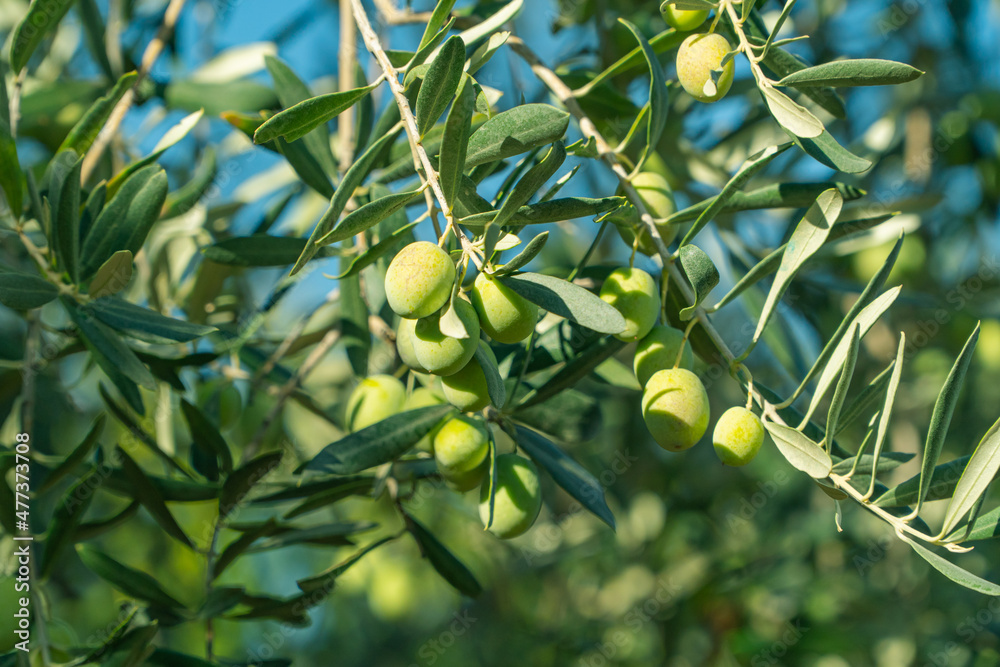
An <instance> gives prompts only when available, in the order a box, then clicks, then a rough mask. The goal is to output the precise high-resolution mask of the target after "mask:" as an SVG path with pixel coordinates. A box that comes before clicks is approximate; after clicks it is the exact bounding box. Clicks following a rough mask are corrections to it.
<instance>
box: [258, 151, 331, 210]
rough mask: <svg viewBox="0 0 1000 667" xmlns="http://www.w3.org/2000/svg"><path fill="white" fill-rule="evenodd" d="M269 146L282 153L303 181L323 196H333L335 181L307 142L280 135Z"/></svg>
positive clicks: (327, 197)
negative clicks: (288, 138)
mask: <svg viewBox="0 0 1000 667" xmlns="http://www.w3.org/2000/svg"><path fill="white" fill-rule="evenodd" d="M266 145H268V146H273V147H274V149H275V150H276V151H277V152H278V153H279V154H281V155H282V156H283V157H284V158H285V159H286V160H288V164H289V165H290V166H291V167H292V169H293V170H295V173H296V174H298V175H299V178H301V179H302V182H303V183H305V184H306V185H308V186H309V187H310V188H312V189H313V190H315V191H316V192H317V193H319V194H320V195H321V196H322V197H325V198H326V199H329V198H330V197H332V196H333V193H334V188H333V182H332V181H331V180H330V177H329V175H328V174H327V171H326V170H325V169H324V167H323V165H322V164H320V161H319V160H318V159H317V158H316V156H315V155H313V154H312V151H311V150H310V149H309V147H308V146H307V145H306V144H305V142H301V143H300V142H297V141H296V142H292V143H289V142H288V141H286V140H284V139H282V138H281V137H278V138H277V139H275V140H274V141H272V142H271V143H270V144H266Z"/></svg>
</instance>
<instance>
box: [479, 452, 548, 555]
mask: <svg viewBox="0 0 1000 667" xmlns="http://www.w3.org/2000/svg"><path fill="white" fill-rule="evenodd" d="M488 482H489V480H487V481H486V482H484V483H483V487H482V491H481V492H480V495H479V518H480V519H481V520H482V522H483V525H484V526H485V525H486V524H487V523H489V519H490V485H489V483H488ZM493 482H494V485H495V486H496V491H495V493H494V495H493V524H492V525H491V526H490V528H489V531H490V532H491V533H493V534H494V535H496V536H497V537H499V538H502V539H510V538H512V537H517V536H518V535H522V534H524V532H525V531H527V530H528V529H529V528H531V525H532V524H533V523H535V519H536V518H538V512H539V510H541V509H542V490H541V484H540V483H539V480H538V469H537V468H536V467H535V464H534V463H532V462H531V461H529V460H528V459H526V458H524V457H522V456H518V455H517V454H501V455H500V456H498V457H497V459H496V477H495V478H494V479H493Z"/></svg>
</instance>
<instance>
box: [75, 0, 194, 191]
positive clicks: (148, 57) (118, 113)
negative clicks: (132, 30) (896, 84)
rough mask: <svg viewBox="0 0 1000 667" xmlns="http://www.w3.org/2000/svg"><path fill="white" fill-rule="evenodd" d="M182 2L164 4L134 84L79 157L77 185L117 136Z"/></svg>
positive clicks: (179, 11)
mask: <svg viewBox="0 0 1000 667" xmlns="http://www.w3.org/2000/svg"><path fill="white" fill-rule="evenodd" d="M186 2H187V0H170V4H169V5H167V11H166V13H165V14H164V15H163V23H162V24H161V25H160V30H159V31H158V32H157V33H156V37H154V38H153V41H151V42H150V43H149V44H148V45H147V46H146V50H145V51H144V52H143V54H142V63H141V64H140V65H139V71H138V72H137V76H136V77H135V82H134V83H133V84H132V87H131V88H129V89H128V90H127V91H125V94H124V95H122V98H121V99H120V100H118V104H116V105H115V108H114V109H112V111H111V116H110V117H109V118H108V122H107V123H105V124H104V127H103V128H102V129H101V131H100V132H99V133H98V135H97V138H96V139H95V140H94V143H93V145H92V146H91V147H90V150H89V151H87V155H86V157H84V158H83V166H82V167H81V171H80V182H81V183H86V182H87V181H88V180H89V179H90V175H91V174H92V173H93V171H94V169H95V168H96V167H97V163H98V162H99V161H100V159H101V156H102V155H103V154H104V151H105V149H107V147H108V144H109V143H111V139H112V138H113V137H114V136H115V135H116V134H117V133H118V129H119V127H121V124H122V121H123V120H125V115H126V114H127V113H128V110H129V109H131V108H132V104H134V103H135V97H136V91H138V90H139V86H140V85H141V84H142V82H143V80H144V79H145V78H146V76H147V75H148V74H149V70H150V69H152V67H153V64H154V63H156V61H157V60H158V59H159V58H160V54H161V53H163V49H164V48H165V47H166V44H167V41H168V40H169V39H170V35H171V34H172V33H173V31H174V28H175V27H176V26H177V19H178V17H180V13H181V10H182V9H183V8H184V4H185V3H186Z"/></svg>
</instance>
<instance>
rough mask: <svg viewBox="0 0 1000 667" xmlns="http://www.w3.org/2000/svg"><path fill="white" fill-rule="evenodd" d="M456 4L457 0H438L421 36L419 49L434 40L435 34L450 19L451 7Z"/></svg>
mask: <svg viewBox="0 0 1000 667" xmlns="http://www.w3.org/2000/svg"><path fill="white" fill-rule="evenodd" d="M454 6H455V0H438V2H437V4H436V5H434V11H433V12H431V17H430V19H428V20H427V25H426V26H425V27H424V34H423V36H422V37H421V38H420V44H419V45H418V46H417V50H420V49H423V48H425V47H426V46H427V45H428V44H430V43H431V42H432V41H433V40H434V37H435V35H437V34H438V32H440V30H441V28H442V27H444V25H445V22H446V21H448V18H449V16H450V14H451V8H452V7H454Z"/></svg>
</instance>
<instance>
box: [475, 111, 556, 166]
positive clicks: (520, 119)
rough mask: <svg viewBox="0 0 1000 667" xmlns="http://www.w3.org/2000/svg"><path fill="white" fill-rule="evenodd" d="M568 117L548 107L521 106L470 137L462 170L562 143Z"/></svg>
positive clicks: (481, 127)
mask: <svg viewBox="0 0 1000 667" xmlns="http://www.w3.org/2000/svg"><path fill="white" fill-rule="evenodd" d="M568 127H569V114H568V113H567V112H565V111H563V110H561V109H557V108H556V107H553V106H550V105H548V104H522V105H520V106H516V107H514V108H513V109H509V110H507V111H503V112H501V113H498V114H497V115H495V116H493V117H492V118H490V119H489V120H488V121H486V122H485V123H483V125H482V126H480V127H479V129H477V130H476V131H475V132H473V133H472V136H470V137H469V147H468V150H467V151H466V154H465V167H466V169H468V168H470V167H475V166H477V165H480V164H486V163H487V162H496V161H498V160H503V159H506V158H509V157H513V156H515V155H520V154H521V153H527V152H528V151H530V150H531V149H532V148H537V147H538V146H544V145H546V144H551V143H553V142H555V141H558V140H559V139H562V137H563V135H564V134H565V133H566V128H568Z"/></svg>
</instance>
